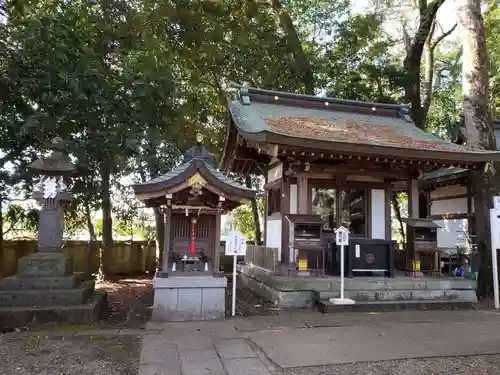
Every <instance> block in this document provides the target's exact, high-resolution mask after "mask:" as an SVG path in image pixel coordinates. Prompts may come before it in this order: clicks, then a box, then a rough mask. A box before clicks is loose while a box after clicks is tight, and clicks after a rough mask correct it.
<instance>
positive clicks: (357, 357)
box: [139, 311, 500, 375]
mask: <svg viewBox="0 0 500 375" xmlns="http://www.w3.org/2000/svg"><path fill="white" fill-rule="evenodd" d="M147 330H155V331H154V333H152V334H150V335H147V336H144V337H143V341H142V352H141V360H140V369H139V374H140V375H151V374H154V373H155V371H156V373H157V374H163V375H180V374H183V375H205V374H207V375H247V374H248V375H270V374H277V373H280V368H295V367H306V366H320V365H336V364H342V363H350V362H369V361H385V360H391V359H405V358H421V357H439V356H461V355H476V354H477V355H479V354H497V353H499V352H500V313H498V312H494V311H415V312H406V311H401V312H392V313H383V314H349V313H342V314H332V315H323V314H318V313H315V312H311V311H299V312H293V313H292V312H289V313H286V312H283V314H282V315H275V316H253V317H237V318H234V319H227V320H224V321H203V322H201V321H200V322H185V323H156V322H152V323H148V325H147ZM158 331H160V332H161V333H159V332H158ZM221 365H222V366H221ZM221 368H222V372H221ZM181 371H182V372H181ZM301 373H302V372H301ZM304 373H305V372H304Z"/></svg>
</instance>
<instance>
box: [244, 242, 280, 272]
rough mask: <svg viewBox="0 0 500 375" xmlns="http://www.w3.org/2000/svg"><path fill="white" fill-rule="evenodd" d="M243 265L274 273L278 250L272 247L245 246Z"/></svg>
mask: <svg viewBox="0 0 500 375" xmlns="http://www.w3.org/2000/svg"><path fill="white" fill-rule="evenodd" d="M245 263H246V264H248V265H253V266H257V267H260V268H264V269H266V270H268V271H271V272H276V266H277V264H278V249H276V248H274V247H265V246H257V245H247V253H246V255H245Z"/></svg>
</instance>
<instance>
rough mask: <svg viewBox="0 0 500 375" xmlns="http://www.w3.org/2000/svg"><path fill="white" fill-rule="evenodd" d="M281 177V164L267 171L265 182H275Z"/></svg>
mask: <svg viewBox="0 0 500 375" xmlns="http://www.w3.org/2000/svg"><path fill="white" fill-rule="evenodd" d="M282 176H283V164H278V165H277V166H276V167H274V168H271V169H270V170H269V171H267V182H272V181H276V180H277V179H278V178H281V177H282Z"/></svg>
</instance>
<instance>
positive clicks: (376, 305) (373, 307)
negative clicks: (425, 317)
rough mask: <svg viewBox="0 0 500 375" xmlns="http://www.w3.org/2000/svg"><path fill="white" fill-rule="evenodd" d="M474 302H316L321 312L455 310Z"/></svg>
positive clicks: (466, 307)
mask: <svg viewBox="0 0 500 375" xmlns="http://www.w3.org/2000/svg"><path fill="white" fill-rule="evenodd" d="M474 306H475V304H474V303H473V302H469V301H460V300H454V301H444V300H437V301H359V302H356V303H355V304H353V305H334V304H333V303H331V302H330V301H329V300H322V301H319V302H318V303H317V304H316V307H317V309H318V310H319V311H320V312H322V313H336V312H389V311H400V310H456V309H473V308H474Z"/></svg>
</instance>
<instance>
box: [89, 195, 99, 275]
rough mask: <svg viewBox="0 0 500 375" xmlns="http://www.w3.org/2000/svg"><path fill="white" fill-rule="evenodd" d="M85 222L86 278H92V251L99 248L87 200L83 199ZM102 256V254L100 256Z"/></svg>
mask: <svg viewBox="0 0 500 375" xmlns="http://www.w3.org/2000/svg"><path fill="white" fill-rule="evenodd" d="M85 220H86V221H87V229H88V231H89V237H90V240H89V247H88V250H87V271H88V272H87V276H88V277H89V278H90V277H92V252H93V250H94V249H99V248H100V247H99V246H98V244H97V241H96V234H95V227H94V224H93V223H92V212H91V210H90V204H89V200H88V199H85ZM101 256H102V254H101Z"/></svg>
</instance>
